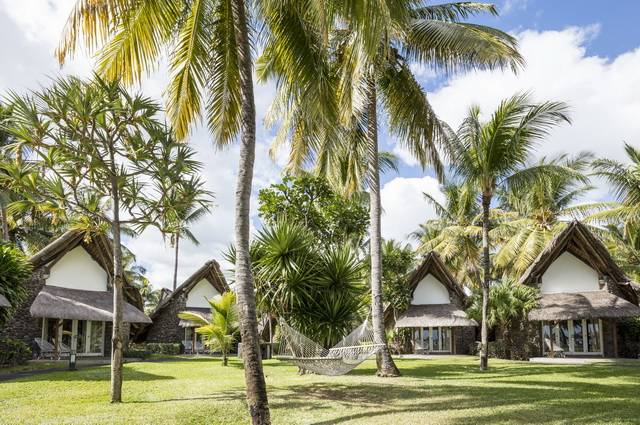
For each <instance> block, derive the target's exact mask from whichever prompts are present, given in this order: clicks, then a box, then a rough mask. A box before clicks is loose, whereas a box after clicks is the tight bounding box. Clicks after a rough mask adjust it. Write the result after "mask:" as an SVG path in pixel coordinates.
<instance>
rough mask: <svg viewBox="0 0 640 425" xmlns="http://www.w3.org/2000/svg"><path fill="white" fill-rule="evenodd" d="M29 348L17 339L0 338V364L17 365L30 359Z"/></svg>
mask: <svg viewBox="0 0 640 425" xmlns="http://www.w3.org/2000/svg"><path fill="white" fill-rule="evenodd" d="M31 358H32V353H31V348H29V346H28V345H27V344H25V343H24V342H23V341H20V340H18V339H11V338H6V339H0V365H2V366H9V367H10V366H17V365H20V364H25V363H26V362H27V361H28V360H31Z"/></svg>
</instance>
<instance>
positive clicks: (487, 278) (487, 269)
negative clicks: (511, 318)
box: [480, 192, 491, 370]
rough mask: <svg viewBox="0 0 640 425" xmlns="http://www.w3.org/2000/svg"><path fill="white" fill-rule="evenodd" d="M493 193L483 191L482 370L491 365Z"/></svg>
mask: <svg viewBox="0 0 640 425" xmlns="http://www.w3.org/2000/svg"><path fill="white" fill-rule="evenodd" d="M490 206H491V193H488V192H483V193H482V260H483V261H482V267H483V271H484V275H483V280H482V327H481V330H480V370H487V368H488V367H489V351H488V345H489V342H488V329H487V310H488V307H489V284H490V282H491V258H490V257H489V208H490Z"/></svg>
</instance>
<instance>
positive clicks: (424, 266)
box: [408, 251, 466, 301]
mask: <svg viewBox="0 0 640 425" xmlns="http://www.w3.org/2000/svg"><path fill="white" fill-rule="evenodd" d="M428 274H432V275H433V276H434V277H435V278H436V279H438V280H439V281H440V282H441V283H442V284H443V285H445V286H446V287H447V289H448V290H449V291H450V292H453V293H455V294H456V295H457V296H458V297H459V298H460V300H461V301H464V300H466V295H465V294H464V291H463V290H462V286H460V284H459V283H458V282H457V281H456V279H455V278H454V277H453V275H452V274H451V272H450V271H449V269H448V268H447V266H446V265H445V264H444V262H443V261H442V259H440V256H439V255H438V254H436V253H435V252H434V251H431V252H429V253H428V254H427V255H425V256H424V258H423V260H422V263H421V264H420V266H418V268H417V269H415V270H414V272H413V273H412V274H411V276H409V281H408V284H409V287H410V288H411V294H413V291H415V290H416V288H417V287H418V284H419V283H420V281H421V280H422V279H424V278H425V277H426V276H427V275H428Z"/></svg>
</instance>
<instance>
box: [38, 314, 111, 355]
mask: <svg viewBox="0 0 640 425" xmlns="http://www.w3.org/2000/svg"><path fill="white" fill-rule="evenodd" d="M73 337H75V338H76V353H77V354H78V355H79V356H102V355H104V322H97V321H93V320H69V319H62V320H61V319H49V318H45V319H42V339H43V340H44V341H47V342H49V343H51V345H53V346H54V347H57V349H58V351H60V352H61V353H63V354H67V353H69V351H70V350H71V343H72V338H73Z"/></svg>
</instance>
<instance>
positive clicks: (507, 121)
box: [452, 94, 570, 370]
mask: <svg viewBox="0 0 640 425" xmlns="http://www.w3.org/2000/svg"><path fill="white" fill-rule="evenodd" d="M567 113H568V106H567V105H566V104H564V103H562V102H543V103H538V104H536V103H532V102H531V100H530V98H529V96H528V95H527V94H517V95H514V96H513V97H510V98H508V99H505V100H503V101H502V102H501V103H500V105H499V106H498V109H496V111H495V112H494V113H493V114H492V116H491V118H490V119H489V121H488V122H486V123H483V122H481V121H480V109H479V108H478V107H471V109H470V110H469V113H468V115H467V117H466V118H465V120H464V121H463V123H462V125H461V126H460V129H459V131H458V134H457V138H456V139H454V140H453V141H452V155H453V157H454V158H456V162H455V164H454V169H455V173H456V175H457V176H459V177H461V178H462V179H463V180H464V181H466V182H467V183H468V184H470V185H473V186H474V187H475V188H476V190H477V191H478V192H479V193H480V199H481V206H482V264H483V280H482V295H483V296H482V329H481V347H480V369H481V370H486V369H487V367H488V353H487V306H488V302H489V286H490V284H491V280H492V278H491V258H490V256H489V246H490V243H491V241H490V238H489V230H490V229H491V227H492V226H491V223H490V221H489V218H490V217H489V211H490V208H491V202H492V200H493V196H494V193H495V192H496V190H497V189H499V188H508V187H513V188H514V189H518V188H522V187H525V186H526V185H528V184H530V183H531V182H532V181H534V180H535V179H537V178H540V176H541V175H543V174H544V173H557V174H564V173H566V169H565V168H564V167H561V166H557V165H552V164H543V165H535V166H532V167H525V168H523V167H524V165H525V164H526V162H527V160H528V159H529V156H530V154H531V152H532V150H533V148H534V146H535V144H536V142H538V141H540V140H541V139H543V138H544V137H545V136H546V135H547V134H548V133H549V131H550V130H551V129H552V128H553V127H554V126H555V125H557V124H559V123H561V122H570V120H569V117H568V115H567Z"/></svg>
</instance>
